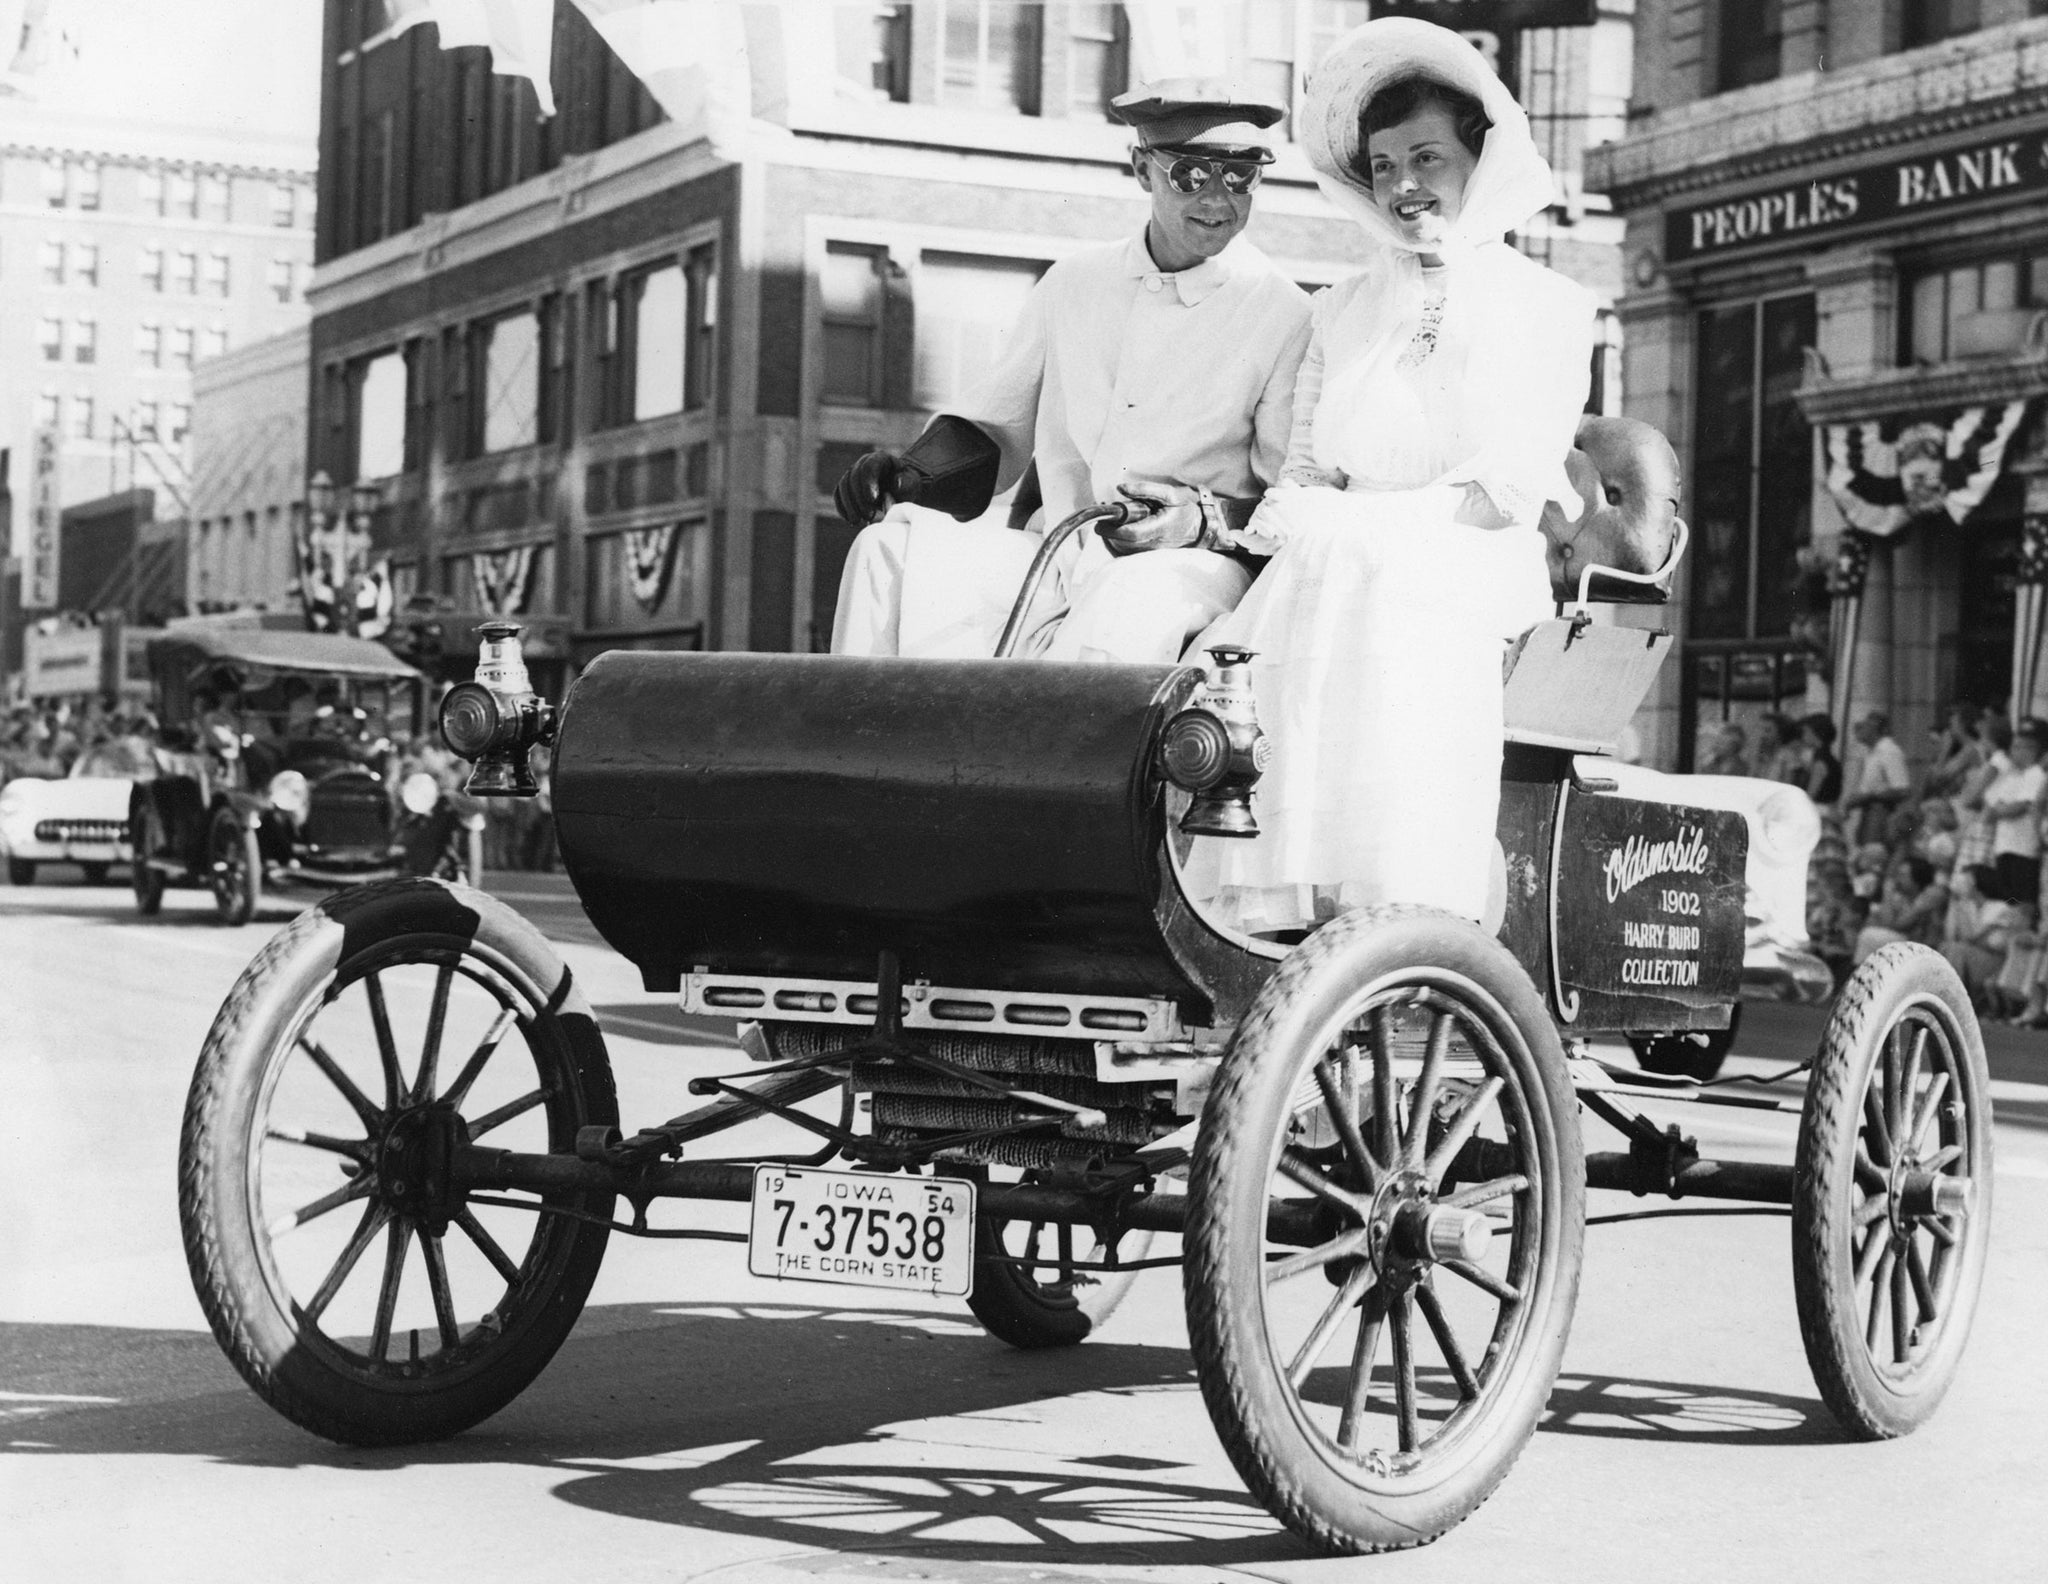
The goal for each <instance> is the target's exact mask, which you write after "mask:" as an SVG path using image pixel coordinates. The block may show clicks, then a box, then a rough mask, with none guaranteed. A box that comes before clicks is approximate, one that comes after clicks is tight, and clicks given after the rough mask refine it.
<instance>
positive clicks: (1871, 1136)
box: [1863, 1086, 1896, 1167]
mask: <svg viewBox="0 0 2048 1584" xmlns="http://www.w3.org/2000/svg"><path fill="white" fill-rule="evenodd" d="M1863 1142H1864V1143H1865V1144H1866V1145H1867V1146H1868V1147H1869V1150H1870V1158H1871V1159H1872V1160H1873V1161H1875V1162H1876V1163H1877V1164H1878V1165H1879V1166H1880V1167H1883V1166H1889V1165H1891V1163H1892V1161H1893V1160H1894V1159H1895V1158H1896V1157H1895V1156H1894V1155H1893V1153H1892V1135H1891V1129H1890V1128H1889V1127H1887V1126H1886V1124H1885V1117H1884V1103H1883V1101H1881V1100H1880V1099H1879V1098H1878V1093H1877V1090H1876V1088H1875V1087H1874V1086H1872V1087H1867V1088H1865V1089H1864V1091H1863Z"/></svg>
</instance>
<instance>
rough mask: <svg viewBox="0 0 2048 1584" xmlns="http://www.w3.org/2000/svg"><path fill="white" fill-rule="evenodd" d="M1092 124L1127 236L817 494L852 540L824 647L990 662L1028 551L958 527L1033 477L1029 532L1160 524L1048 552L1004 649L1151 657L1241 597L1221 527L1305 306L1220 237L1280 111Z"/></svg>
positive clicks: (1283, 398)
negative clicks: (952, 398) (973, 373)
mask: <svg viewBox="0 0 2048 1584" xmlns="http://www.w3.org/2000/svg"><path fill="white" fill-rule="evenodd" d="M1113 108H1114V109H1115V111H1116V113H1117V114H1118V116H1119V117H1120V118H1121V119H1122V120H1123V121H1125V122H1126V123H1127V124H1128V125H1130V126H1131V127H1132V128H1133V129H1134V131H1135V132H1136V135H1137V145H1136V147H1135V148H1133V149H1132V151H1131V167H1132V171H1133V173H1134V174H1135V176H1136V178H1137V181H1138V185H1139V187H1140V188H1141V189H1143V190H1144V191H1145V192H1146V193H1147V194H1148V196H1149V198H1150V201H1151V212H1150V215H1149V217H1148V219H1147V221H1146V224H1145V228H1144V231H1143V233H1142V234H1141V235H1139V236H1136V237H1132V238H1129V239H1127V240H1125V241H1122V242H1115V243H1109V244H1105V245H1101V246H1096V247H1091V248H1087V249H1084V250H1082V251H1080V252H1077V253H1074V254H1070V255H1069V256H1068V257H1066V258H1064V259H1061V260H1060V261H1059V262H1058V263H1056V264H1054V265H1053V266H1052V267H1051V268H1050V269H1049V270H1047V271H1046V274H1045V276H1044V278H1043V279H1042V280H1041V281H1040V282H1039V283H1038V285H1037V287H1036V288H1034V290H1033V291H1032V293H1031V296H1030V298H1029V300H1028V301H1027V303H1026V305H1025V309H1024V313H1023V315H1022V317H1021V319H1020V320H1019V322H1018V324H1017V326H1016V328H1015V330H1014V331H1013V333H1012V335H1011V337H1010V341H1009V344H1008V347H1007V350H1006V351H1005V353H1004V356H1003V358H1002V360H1001V362H1000V363H999V364H998V365H997V367H996V368H995V369H994V370H993V372H992V373H991V374H990V376H989V378H988V379H987V381H986V382H985V383H984V384H983V386H982V387H981V388H980V390H979V391H977V392H976V393H975V394H974V395H973V396H972V397H971V398H970V399H969V400H968V401H966V402H965V403H964V404H963V405H962V406H961V407H960V408H959V409H958V410H957V411H955V412H952V413H948V414H942V415H940V416H939V417H938V418H935V419H934V420H933V422H932V425H931V427H930V428H929V429H927V431H926V433H925V436H924V437H923V438H922V439H920V440H919V441H918V442H917V443H916V444H915V445H913V446H912V447H911V448H910V449H909V450H908V451H907V452H905V453H903V454H902V455H896V454H893V453H889V452H883V451H871V452H869V453H868V454H867V455H865V456H863V457H862V458H861V459H860V461H859V462H857V463H856V464H855V465H854V466H853V468H852V469H851V470H849V471H848V473H847V474H846V476H845V477H844V478H843V479H842V480H841V481H840V484H839V489H838V495H837V500H838V505H839V510H840V515H841V516H842V517H844V518H845V519H846V520H847V521H848V522H849V523H852V524H854V525H856V526H861V527H862V528H863V531H862V532H861V534H860V535H859V536H858V537H857V538H856V539H855V541H854V543H853V547H852V549H851V551H850V552H849V554H848V556H847V561H846V568H845V572H844V574H843V576H842V579H841V582H840V589H839V606H838V611H837V614H836V617H835V619H834V622H833V636H832V647H833V649H834V650H835V651H838V652H840V653H853V654H907V655H950V656H974V655H981V656H985V655H988V654H990V653H992V652H993V649H994V645H995V643H996V640H997V637H998V635H999V634H1000V632H1001V630H1002V627H1003V624H1004V622H1005V620H1006V619H1007V617H1008V616H1009V614H1010V608H1011V605H1012V603H1013V602H1014V600H1015V598H1016V595H1017V592H1018V589H1019V587H1020V585H1021V583H1022V582H1023V579H1024V574H1025V571H1026V569H1027V568H1028V567H1029V565H1030V562H1031V559H1032V556H1033V554H1034V553H1035V551H1036V550H1037V548H1038V543H1039V541H1038V538H1037V536H1036V535H1034V534H1029V533H1017V532H1014V531H1012V530H1011V529H1009V528H1007V527H1004V526H1001V525H998V524H995V523H991V522H971V521H968V520H967V519H971V518H975V517H978V516H980V515H981V513H983V512H984V511H986V510H987V508H988V505H989V503H990V501H991V500H992V499H993V498H994V496H995V494H996V493H997V492H998V491H1000V490H1002V489H1005V488H1007V487H1009V485H1011V484H1012V483H1014V482H1016V481H1017V479H1018V478H1019V477H1020V476H1021V475H1022V474H1023V472H1024V469H1025V467H1026V465H1027V463H1033V462H1035V464H1036V472H1037V478H1038V485H1039V488H1040V489H1041V491H1042V492H1043V497H1044V517H1043V521H1044V523H1046V524H1048V525H1049V524H1052V523H1056V522H1058V521H1059V520H1060V519H1062V518H1064V517H1067V516H1069V515H1071V514H1072V513H1073V512H1075V511H1077V510H1079V509H1080V508H1081V507H1083V506H1087V505H1089V504H1091V503H1093V502H1096V501H1101V500H1108V501H1114V500H1117V499H1118V498H1119V492H1121V493H1122V494H1125V495H1133V496H1138V497H1141V498H1143V499H1146V500H1148V501H1151V502H1154V503H1157V504H1158V505H1159V507H1160V510H1159V511H1158V512H1157V513H1156V515H1154V516H1152V517H1150V518H1149V519H1147V520H1145V521H1142V522H1139V523H1136V524H1133V525H1131V526H1129V527H1127V528H1124V529H1120V530H1113V531H1111V532H1110V533H1107V534H1105V535H1102V536H1099V537H1098V536H1097V535H1095V534H1092V533H1091V534H1084V535H1079V536H1076V538H1075V540H1073V541H1070V542H1069V544H1068V545H1067V546H1066V547H1065V549H1064V550H1063V551H1062V552H1061V553H1060V555H1059V556H1058V557H1057V558H1056V560H1055V562H1054V569H1053V575H1052V576H1051V577H1049V578H1048V579H1047V581H1046V584H1045V586H1044V587H1043V588H1041V590H1040V592H1039V595H1038V598H1037V600H1036V601H1035V603H1034V605H1033V607H1032V609H1031V612H1030V614H1029V616H1028V618H1027V622H1026V626H1025V641H1024V644H1023V647H1022V649H1021V650H1020V652H1021V653H1024V654H1038V655H1045V656H1048V657H1051V658H1065V659H1098V660H1172V659H1175V658H1177V657H1178V656H1179V654H1180V651H1181V649H1182V648H1183V647H1184V646H1185V644H1186V643H1187V641H1188V640H1189V639H1190V638H1192V637H1193V636H1194V635H1195V634H1197V633H1199V632H1200V631H1201V630H1202V629H1203V628H1204V627H1205V626H1207V625H1208V623H1209V622H1210V621H1211V620H1213V619H1214V618H1215V617H1216V616H1218V615H1220V614H1222V613H1223V612H1224V611H1227V610H1229V609H1230V608H1231V607H1232V606H1234V605H1235V604H1236V603H1237V601H1238V599H1239V598H1240V597H1241V596H1242V595H1243V593H1244V591H1245V589H1246V588H1247V587H1248V586H1249V584H1250V581H1251V567H1250V565H1248V564H1247V563H1248V559H1249V558H1248V556H1247V555H1246V553H1245V552H1244V551H1243V550H1242V549H1240V547H1239V546H1238V544H1237V542H1236V538H1235V530H1236V529H1237V528H1239V527H1241V526H1242V525H1243V524H1244V522H1245V521H1246V520H1247V519H1248V518H1249V517H1250V515H1251V510H1252V508H1253V507H1254V506H1255V505H1256V504H1257V502H1258V499H1259V496H1260V495H1261V493H1262V492H1263V491H1264V489H1265V486H1266V485H1267V484H1268V483H1270V482H1271V481H1272V480H1273V479H1274V478H1276V477H1277V476H1278V473H1279V469H1280V463H1281V461H1282V459H1283V457H1284V456H1285V454H1286V449H1287V436H1288V429H1289V425H1290V423H1291V421H1292V417H1293V390H1294V378H1295V372H1296V370H1297V368H1298V367H1299V365H1300V362H1301V358H1302V353H1303V351H1304V350H1305V348H1306V346H1307V342H1308V331H1309V303H1308V298H1307V296H1306V295H1305V294H1304V293H1303V292H1302V291H1301V289H1300V288H1299V287H1297V286H1296V285H1295V284H1294V283H1293V282H1292V281H1290V280H1288V279H1287V277H1286V276H1284V275H1282V274H1281V273H1280V271H1279V270H1278V269H1276V268H1275V267H1274V266H1273V264H1272V263H1271V262H1270V261H1269V260H1267V258H1266V257H1265V256H1264V255H1263V254H1262V253H1260V252H1259V251H1258V250H1257V249H1256V248H1254V247H1253V246H1252V245H1251V244H1250V243H1249V242H1246V241H1244V240H1243V239H1242V238H1241V237H1240V235H1239V233H1241V232H1242V231H1243V229H1244V227H1245V224H1246V222H1247V221H1248V220H1249V219H1250V217H1251V207H1252V192H1253V189H1254V188H1256V187H1257V186H1258V184H1259V181H1260V179H1261V178H1262V177H1263V175H1264V173H1265V169H1266V166H1267V165H1268V164H1269V163H1270V162H1271V160H1272V158H1273V154H1272V150H1271V148H1270V146H1269V145H1268V140H1267V134H1266V131H1265V129H1266V128H1268V127H1270V126H1271V125H1273V123H1274V122H1276V121H1278V120H1279V119H1280V116H1281V114H1282V112H1281V110H1280V109H1279V108H1278V107H1277V106H1275V105H1270V104H1262V103H1258V102H1256V101H1252V100H1248V99H1245V98H1242V97H1239V96H1236V95H1234V94H1233V93H1232V92H1231V91H1230V90H1229V89H1228V88H1227V87H1226V86H1224V85H1221V84H1217V83H1213V82H1207V81H1195V80H1181V81H1176V82H1170V83H1163V84H1159V85H1155V86H1154V87H1151V88H1145V89H1138V90H1135V91H1133V92H1131V93H1127V94H1124V95H1122V96H1120V97H1119V98H1118V99H1117V100H1116V101H1115V102H1114V106H1113ZM878 518H879V519H880V521H877V519H878ZM1139 551H1144V552H1147V553H1145V554H1138V553H1136V552H1139Z"/></svg>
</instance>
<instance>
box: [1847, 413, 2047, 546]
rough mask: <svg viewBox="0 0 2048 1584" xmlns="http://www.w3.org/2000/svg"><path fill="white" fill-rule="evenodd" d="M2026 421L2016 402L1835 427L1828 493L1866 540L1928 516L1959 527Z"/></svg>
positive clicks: (1994, 477)
mask: <svg viewBox="0 0 2048 1584" xmlns="http://www.w3.org/2000/svg"><path fill="white" fill-rule="evenodd" d="M2026 415H2027V403H2026V402H2024V401H2016V402H2001V403H1996V404H1992V405H1988V406H1982V407H1965V408H1963V409H1961V410H1960V411H1958V412H1956V413H1953V414H1948V415H1941V414H1933V415H1928V416H1925V417H1917V418H1916V417H1906V416H1900V417H1894V418H1881V419H1872V420H1870V421H1867V422H1864V423H1850V424H1830V425H1828V429H1827V451H1828V476H1827V485H1828V492H1829V493H1830V494H1831V495H1833V496H1834V498H1835V503H1836V504H1837V505H1838V506H1840V507H1841V508H1842V515H1843V516H1844V517H1846V518H1847V519H1848V520H1849V524H1850V526H1851V527H1854V528H1860V529H1862V530H1863V531H1864V532H1865V533H1873V534H1895V533H1897V532H1898V531H1899V530H1900V529H1901V528H1904V527H1905V526H1906V525H1907V524H1908V523H1910V522H1913V521H1916V520H1917V519H1919V518H1922V517H1932V516H1946V517H1947V518H1948V519H1949V521H1951V522H1956V523H1960V522H1961V521H1962V520H1963V519H1964V518H1965V517H1967V516H1969V515H1970V513H1971V512H1973V511H1975V510H1976V509H1977V506H1978V504H1979V503H1980V502H1982V501H1983V499H1984V497H1985V495H1986V494H1987V493H1988V492H1989V491H1990V489H1991V486H1992V485H1993V484H1995V483H1996V482H1997V481H1998V472H1999V469H2000V468H2001V467H2003V466H2004V464H2005V450H2006V446H2007V445H2008V444H2009V443H2010V442H2011V440H2012V437H2013V435H2014V433H2015V432H2017V431H2018V429H2019V426H2020V421H2021V420H2022V419H2023V418H2025V417H2026Z"/></svg>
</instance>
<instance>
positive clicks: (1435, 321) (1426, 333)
mask: <svg viewBox="0 0 2048 1584" xmlns="http://www.w3.org/2000/svg"><path fill="white" fill-rule="evenodd" d="M1423 278H1424V279H1425V280H1428V272H1427V271H1425V272H1424V276H1423ZM1443 327H1444V289H1443V285H1442V283H1441V282H1431V283H1430V285H1429V287H1428V289H1427V292H1426V295H1425V296H1424V297H1423V299H1422V319H1421V322H1420V323H1418V324H1417V325H1416V326H1415V334H1414V335H1413V336H1411V337H1410V338H1409V341H1408V345H1407V347H1406V348H1405V349H1404V350H1403V351H1402V353H1401V358H1400V362H1399V363H1398V364H1396V367H1398V368H1404V369H1412V368H1416V367H1418V366H1419V365H1421V364H1422V363H1425V362H1427V361H1428V359H1429V355H1430V354H1431V353H1432V352H1434V351H1435V350H1436V338H1437V335H1438V333H1439V332H1441V331H1442V329H1443Z"/></svg>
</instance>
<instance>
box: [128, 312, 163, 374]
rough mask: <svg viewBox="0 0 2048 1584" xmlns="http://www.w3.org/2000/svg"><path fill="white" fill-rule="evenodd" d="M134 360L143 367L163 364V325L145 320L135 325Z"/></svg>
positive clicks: (155, 366)
mask: <svg viewBox="0 0 2048 1584" xmlns="http://www.w3.org/2000/svg"><path fill="white" fill-rule="evenodd" d="M135 361H136V362H137V363H140V364H141V365H142V366H143V367H144V368H162V367H163V366H164V327H163V326H162V325H159V324H150V323H149V322H148V321H147V320H145V321H144V322H143V323H141V324H139V325H137V326H136V327H135Z"/></svg>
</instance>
